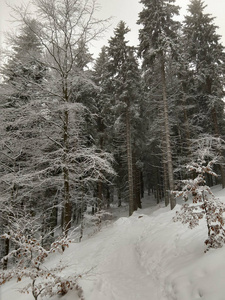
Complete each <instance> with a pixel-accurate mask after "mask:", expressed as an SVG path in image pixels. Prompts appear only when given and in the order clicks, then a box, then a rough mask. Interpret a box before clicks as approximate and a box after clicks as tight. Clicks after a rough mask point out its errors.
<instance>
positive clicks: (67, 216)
mask: <svg viewBox="0 0 225 300" xmlns="http://www.w3.org/2000/svg"><path fill="white" fill-rule="evenodd" d="M68 123H69V113H68V110H65V111H64V124H63V142H64V167H63V182H64V214H63V218H64V220H63V231H64V233H65V235H68V231H69V229H70V227H71V220H72V204H71V200H70V182H69V166H68V152H69V136H68V125H69V124H68Z"/></svg>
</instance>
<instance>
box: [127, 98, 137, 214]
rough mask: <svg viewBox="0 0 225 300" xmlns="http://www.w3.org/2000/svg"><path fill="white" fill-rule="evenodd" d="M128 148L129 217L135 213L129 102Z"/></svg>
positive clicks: (128, 105)
mask: <svg viewBox="0 0 225 300" xmlns="http://www.w3.org/2000/svg"><path fill="white" fill-rule="evenodd" d="M126 148H127V168H128V190H129V216H131V215H132V213H133V212H134V211H135V205H134V196H133V166H132V145H131V129H130V103H129V99H128V100H127V108H126Z"/></svg>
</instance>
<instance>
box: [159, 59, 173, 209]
mask: <svg viewBox="0 0 225 300" xmlns="http://www.w3.org/2000/svg"><path fill="white" fill-rule="evenodd" d="M160 59H161V84H162V94H163V116H164V130H165V142H166V163H167V170H168V183H169V190H170V192H171V191H173V190H174V177H173V161H172V151H171V141H170V128H169V113H168V102H167V93H166V74H165V62H164V55H163V53H161V54H160ZM175 205H176V199H175V197H174V196H173V195H172V194H171V193H170V207H171V209H173V208H174V207H175Z"/></svg>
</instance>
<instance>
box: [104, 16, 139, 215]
mask: <svg viewBox="0 0 225 300" xmlns="http://www.w3.org/2000/svg"><path fill="white" fill-rule="evenodd" d="M128 32H129V29H128V28H127V27H126V24H125V23H124V22H123V21H121V22H120V23H119V24H118V26H117V27H116V29H115V30H114V36H113V37H111V39H110V40H109V46H108V48H107V51H108V57H109V65H108V71H109V73H110V79H111V86H112V92H113V93H112V96H113V97H112V105H114V113H115V117H116V120H115V122H116V124H117V125H116V127H114V128H117V131H116V132H115V135H116V138H118V133H119V131H120V134H122V136H121V137H122V139H125V141H126V144H125V145H124V143H123V142H122V144H121V145H124V149H125V154H126V160H127V162H126V165H127V172H128V192H129V215H131V214H132V213H133V212H134V210H136V209H137V205H138V204H137V203H136V201H135V192H134V182H135V181H134V170H133V169H134V165H135V164H136V161H135V159H134V153H135V137H134V132H135V126H134V122H135V121H134V120H135V119H138V117H139V115H140V102H139V101H140V95H141V88H140V71H139V68H138V63H137V59H136V57H135V51H134V48H133V47H131V46H129V45H128V41H126V39H125V35H126V34H127V33H128ZM118 130H119V131H118ZM119 156H120V154H119ZM139 206H140V203H139Z"/></svg>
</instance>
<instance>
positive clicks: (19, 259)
mask: <svg viewBox="0 0 225 300" xmlns="http://www.w3.org/2000/svg"><path fill="white" fill-rule="evenodd" d="M2 237H3V238H6V239H9V240H10V241H11V242H12V243H13V244H14V245H15V246H16V247H15V248H16V249H15V250H12V251H11V252H10V253H9V254H8V255H7V256H5V257H4V258H3V259H7V260H10V259H13V260H15V261H16V263H15V265H14V267H13V268H11V269H8V270H6V271H3V272H1V273H0V285H2V284H4V283H5V282H7V281H9V280H11V279H12V278H16V279H17V281H21V280H22V279H23V278H29V279H30V282H29V283H28V284H27V285H26V286H25V287H23V288H22V289H21V290H20V292H21V293H32V295H33V297H34V299H35V300H37V299H38V297H39V296H40V297H43V296H49V297H52V296H53V295H65V294H66V293H67V292H68V291H69V290H72V289H76V290H77V292H78V294H79V296H80V298H81V299H83V296H82V289H81V287H80V286H79V284H78V279H79V278H80V277H81V276H80V275H77V276H64V275H63V273H62V271H63V270H64V269H65V268H66V266H65V265H62V264H59V265H58V266H56V267H55V268H50V269H48V268H47V267H46V266H45V265H44V262H45V260H46V258H47V257H48V256H49V255H50V254H52V253H54V252H61V253H62V252H63V251H64V249H65V248H66V247H69V244H70V243H71V239H70V238H69V237H65V236H61V237H59V238H58V239H57V240H56V241H54V242H53V243H52V244H51V246H50V248H49V249H48V250H46V249H44V248H43V247H42V245H41V239H42V237H39V238H34V237H30V236H28V235H26V234H24V233H22V232H20V231H13V232H11V233H10V234H4V235H3V236H2ZM61 274H62V275H61Z"/></svg>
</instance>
